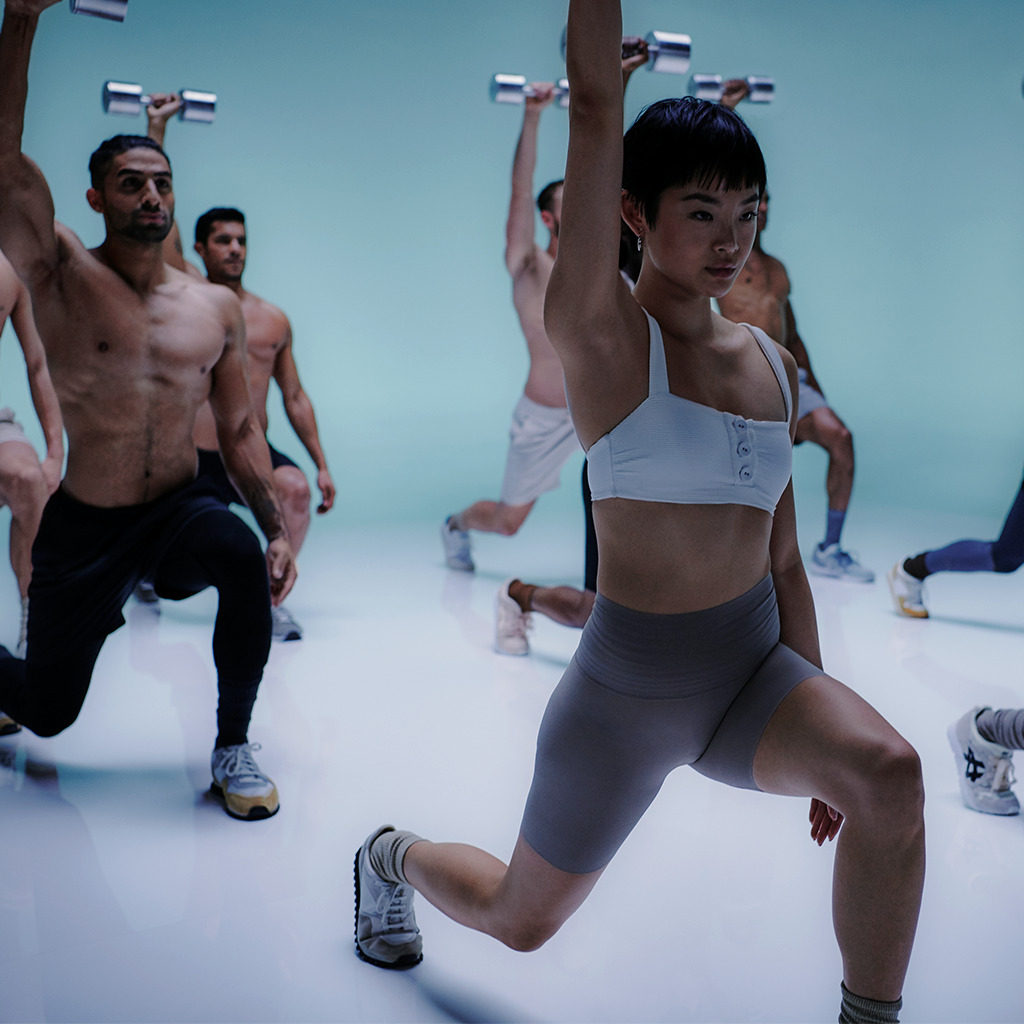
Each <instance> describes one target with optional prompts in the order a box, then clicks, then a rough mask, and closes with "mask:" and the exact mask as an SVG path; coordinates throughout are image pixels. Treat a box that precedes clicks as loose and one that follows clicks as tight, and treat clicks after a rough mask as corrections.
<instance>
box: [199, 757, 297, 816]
mask: <svg viewBox="0 0 1024 1024" xmlns="http://www.w3.org/2000/svg"><path fill="white" fill-rule="evenodd" d="M259 749H260V745H259V744H258V743H238V744H236V745H235V746H232V747H217V748H216V749H215V750H214V752H213V754H212V755H211V757H210V771H211V772H212V773H213V784H212V785H211V786H210V790H211V792H213V793H214V794H216V795H217V796H219V797H220V798H221V800H223V801H224V809H225V810H226V811H227V812H228V814H230V815H231V817H232V818H241V819H242V820H243V821H258V820H259V819H261V818H269V817H271V816H273V815H275V814H277V812H278V810H279V808H280V806H281V804H280V801H279V800H278V797H277V786H275V785H274V783H273V782H271V780H270V779H269V778H267V776H266V775H264V774H263V772H261V771H260V768H259V765H258V764H257V763H256V759H255V758H254V757H253V756H252V755H253V753H254V751H257V750H259Z"/></svg>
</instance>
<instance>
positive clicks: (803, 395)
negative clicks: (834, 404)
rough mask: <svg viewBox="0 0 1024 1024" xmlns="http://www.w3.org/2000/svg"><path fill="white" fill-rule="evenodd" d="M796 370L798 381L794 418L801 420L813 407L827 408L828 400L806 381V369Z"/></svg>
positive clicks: (812, 410)
mask: <svg viewBox="0 0 1024 1024" xmlns="http://www.w3.org/2000/svg"><path fill="white" fill-rule="evenodd" d="M796 372H797V377H798V379H799V382H800V386H799V389H798V393H797V404H796V418H797V419H798V420H801V419H803V418H804V417H805V416H806V415H807V414H808V413H810V412H814V410H815V409H827V408H828V402H826V401H825V396H824V395H823V394H822V393H821V392H820V391H815V390H814V388H812V387H811V385H810V384H808V383H807V371H806V370H801V369H798V370H797V371H796Z"/></svg>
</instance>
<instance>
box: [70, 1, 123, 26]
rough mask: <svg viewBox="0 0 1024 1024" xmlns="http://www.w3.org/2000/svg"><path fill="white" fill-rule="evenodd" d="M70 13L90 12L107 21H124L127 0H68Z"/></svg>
mask: <svg viewBox="0 0 1024 1024" xmlns="http://www.w3.org/2000/svg"><path fill="white" fill-rule="evenodd" d="M68 2H69V3H70V5H71V13H72V14H91V15H92V16H93V17H94V18H106V19H107V21H124V16H125V14H126V13H127V12H128V0H68Z"/></svg>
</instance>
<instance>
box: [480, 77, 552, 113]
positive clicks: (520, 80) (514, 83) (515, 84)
mask: <svg viewBox="0 0 1024 1024" xmlns="http://www.w3.org/2000/svg"><path fill="white" fill-rule="evenodd" d="M536 95H537V94H536V93H535V92H534V91H533V89H531V88H530V86H529V84H528V83H527V81H526V78H525V76H523V75H495V76H494V77H493V78H492V79H491V102H492V103H515V104H519V105H520V106H521V105H522V104H523V103H525V102H526V97H527V96H536ZM555 100H556V101H557V103H558V105H559V106H560V107H567V106H569V83H568V82H567V81H566V80H565V79H564V78H562V79H559V80H558V81H557V82H556V83H555Z"/></svg>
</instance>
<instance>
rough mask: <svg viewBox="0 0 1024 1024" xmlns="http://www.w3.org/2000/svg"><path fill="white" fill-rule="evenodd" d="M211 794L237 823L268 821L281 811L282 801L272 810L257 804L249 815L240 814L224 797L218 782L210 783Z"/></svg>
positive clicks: (250, 810) (250, 809) (251, 808)
mask: <svg viewBox="0 0 1024 1024" xmlns="http://www.w3.org/2000/svg"><path fill="white" fill-rule="evenodd" d="M210 792H211V793H212V794H213V795H214V796H215V797H216V798H217V799H218V800H219V801H220V802H221V806H222V807H223V808H224V810H225V811H226V812H227V813H228V815H229V816H230V817H232V818H235V819H236V820H237V821H266V820H267V818H272V817H273V816H274V815H275V814H277V812H278V811H279V810H281V804H280V801H279V802H278V804H277V806H276V807H275V808H274V809H273V810H270V808H269V807H265V806H263V805H262V804H255V805H254V806H252V807H250V808H249V811H248V813H246V814H239V813H238V812H237V811H233V810H232V809H231V807H230V805H229V804H228V802H227V799H226V798H225V796H224V790H222V789H221V788H220V786H218V785H217V783H216V782H211V783H210Z"/></svg>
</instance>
